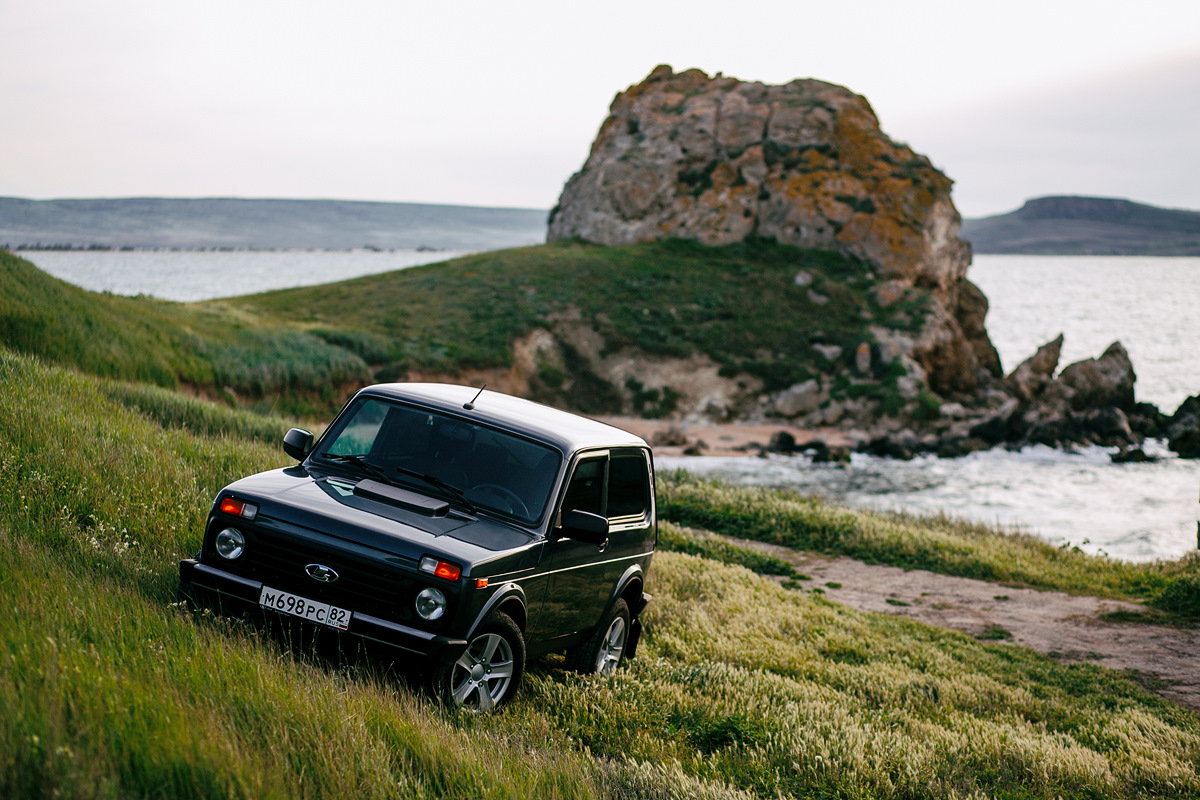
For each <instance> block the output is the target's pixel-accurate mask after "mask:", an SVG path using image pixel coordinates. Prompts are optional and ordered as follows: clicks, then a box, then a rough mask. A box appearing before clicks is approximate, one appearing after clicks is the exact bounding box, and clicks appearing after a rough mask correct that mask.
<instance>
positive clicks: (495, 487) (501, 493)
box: [471, 483, 530, 519]
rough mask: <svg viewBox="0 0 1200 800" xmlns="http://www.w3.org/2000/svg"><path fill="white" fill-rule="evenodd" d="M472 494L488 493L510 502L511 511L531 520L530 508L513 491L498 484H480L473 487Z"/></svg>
mask: <svg viewBox="0 0 1200 800" xmlns="http://www.w3.org/2000/svg"><path fill="white" fill-rule="evenodd" d="M471 491H472V492H480V491H482V492H487V493H489V494H492V495H495V496H497V497H500V498H503V499H504V500H507V501H508V505H509V511H512V512H513V513H517V514H519V515H520V516H523V517H525V519H529V517H530V514H529V508H528V507H526V505H525V503H524V502H523V501H522V500H521V498H520V497H519V496H518V495H517V493H516V492H514V491H513V490H512V489H509V488H508V487H507V486H501V485H500V484H498V483H478V484H476V485H474V486H472V487H471Z"/></svg>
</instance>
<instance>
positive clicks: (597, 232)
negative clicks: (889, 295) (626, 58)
mask: <svg viewBox="0 0 1200 800" xmlns="http://www.w3.org/2000/svg"><path fill="white" fill-rule="evenodd" d="M950 186H951V181H950V179H949V178H947V177H946V176H945V175H943V174H942V173H941V172H939V171H938V170H937V169H935V168H934V167H933V166H932V165H931V164H930V162H929V159H927V158H925V157H924V156H922V155H919V154H917V153H915V152H913V151H912V150H911V149H909V148H908V147H906V146H904V145H900V144H897V143H895V142H893V141H892V140H891V139H889V138H888V137H887V136H886V135H885V134H884V133H883V132H882V131H881V130H880V127H879V122H878V120H877V119H876V118H875V114H874V112H873V111H872V110H871V107H870V105H869V104H868V103H867V101H866V100H865V99H864V98H862V97H861V96H859V95H856V94H854V93H852V92H850V91H848V90H847V89H845V88H843V87H841V86H835V85H833V84H829V83H823V82H821V81H816V80H796V81H792V82H791V83H788V84H786V85H782V86H769V85H764V84H762V83H749V82H744V81H739V80H736V79H734V78H727V77H723V76H721V75H719V74H718V75H717V76H715V77H711V78H710V77H709V76H708V75H706V74H704V73H703V72H701V71H699V70H688V71H686V72H682V73H678V74H676V73H675V72H674V71H673V70H672V69H671V68H670V67H668V66H665V65H664V66H659V67H657V68H655V69H654V71H653V72H651V73H650V75H649V76H648V77H647V78H646V79H645V80H644V81H642V83H640V84H638V85H636V86H633V87H630V88H629V89H628V90H626V91H625V92H622V93H621V94H619V95H617V97H616V99H615V100H614V101H613V103H612V106H611V113H610V115H609V117H608V119H607V120H605V122H604V124H603V125H602V127H601V129H600V133H599V135H598V136H597V137H596V140H595V142H594V143H593V145H592V150H591V154H590V155H589V157H588V159H587V162H586V163H585V164H584V166H583V169H581V170H580V171H579V172H578V173H576V174H575V175H574V176H573V177H572V178H571V179H570V180H569V181H568V182H567V185H566V187H565V188H564V190H563V193H562V196H561V198H560V200H559V203H558V206H557V207H556V208H555V209H554V210H553V211H552V212H551V214H550V224H549V232H548V238H549V239H550V240H555V239H563V238H571V237H580V238H582V239H585V240H587V241H591V242H596V243H599V244H606V245H624V244H631V243H634V242H639V241H648V240H656V239H665V238H686V239H695V240H698V241H700V242H702V243H704V244H708V245H723V244H730V243H734V242H739V241H742V240H743V239H746V238H747V237H752V236H754V237H765V238H773V239H775V240H777V241H779V242H781V243H784V244H789V245H796V246H799V247H805V248H818V249H826V250H834V251H837V252H840V253H843V254H846V255H848V256H852V257H854V258H857V259H860V260H862V261H864V262H867V263H869V264H871V265H873V267H874V268H875V272H876V277H877V278H878V280H879V281H880V282H881V283H882V282H891V283H894V284H895V285H896V286H898V287H899V288H900V289H901V290H903V289H904V288H916V289H920V290H923V291H925V292H928V293H929V295H930V296H931V297H932V298H933V302H932V303H931V304H930V306H931V307H930V309H929V310H928V313H927V315H926V319H925V324H924V327H923V328H922V330H921V331H920V333H919V334H918V335H917V336H915V337H913V341H912V342H911V344H910V346H908V347H907V348H905V349H906V355H907V356H908V357H909V358H910V359H911V361H912V362H913V363H915V364H916V365H919V366H920V370H919V372H917V371H913V372H910V373H909V374H910V375H911V376H913V377H914V378H915V379H918V380H920V381H921V382H922V383H927V384H928V386H929V387H930V388H931V389H932V390H933V391H935V392H938V393H942V394H951V393H963V392H966V393H969V392H973V391H975V390H976V389H977V388H978V385H979V383H978V382H979V373H980V370H981V369H982V370H983V372H984V373H987V374H991V375H995V376H999V374H1000V365H999V359H998V358H997V357H996V352H995V349H994V348H993V347H992V345H991V342H990V341H989V340H988V338H987V333H986V331H985V329H984V326H983V315H984V314H985V313H986V311H987V301H986V299H984V298H983V295H982V293H981V292H979V290H978V289H976V288H975V287H973V286H971V284H969V283H968V282H967V280H966V271H967V266H968V265H969V264H970V260H971V253H970V247H969V245H967V243H966V242H964V241H963V240H962V239H960V238H959V236H958V232H959V225H960V218H959V215H958V212H957V211H956V210H955V208H954V204H953V203H952V202H951V200H950ZM784 402H785V403H786V402H789V401H787V400H784ZM801 405H803V404H801Z"/></svg>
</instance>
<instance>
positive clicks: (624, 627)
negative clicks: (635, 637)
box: [570, 598, 629, 675]
mask: <svg viewBox="0 0 1200 800" xmlns="http://www.w3.org/2000/svg"><path fill="white" fill-rule="evenodd" d="M628 642H629V604H628V603H626V602H625V599H624V598H618V599H617V602H615V603H613V607H612V608H611V609H610V610H609V612H608V614H607V615H606V616H605V617H604V619H602V620H601V621H600V624H599V625H597V626H596V629H595V631H594V632H593V633H592V635H591V637H590V638H589V639H588V640H587V641H586V642H584V643H583V644H582V645H580V646H579V648H578V649H576V650H575V651H574V652H572V653H571V656H570V661H571V664H570V665H571V668H572V669H574V670H576V671H577V672H582V673H583V674H584V675H592V674H599V675H606V674H608V673H610V672H613V671H614V670H616V668H617V667H619V666H621V662H622V661H623V660H624V658H625V645H626V644H628Z"/></svg>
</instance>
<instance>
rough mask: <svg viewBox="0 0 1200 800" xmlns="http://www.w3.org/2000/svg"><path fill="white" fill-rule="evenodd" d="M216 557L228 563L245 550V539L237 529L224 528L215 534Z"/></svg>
mask: <svg viewBox="0 0 1200 800" xmlns="http://www.w3.org/2000/svg"><path fill="white" fill-rule="evenodd" d="M216 545H217V555H219V556H220V557H221V558H228V559H229V560H230V561H232V560H233V559H235V558H237V557H238V556H240V555H241V554H242V553H243V552H244V551H245V549H246V537H245V536H243V535H242V532H241V531H239V530H238V529H237V528H226V529H225V530H223V531H221V532H220V533H218V534H217V541H216Z"/></svg>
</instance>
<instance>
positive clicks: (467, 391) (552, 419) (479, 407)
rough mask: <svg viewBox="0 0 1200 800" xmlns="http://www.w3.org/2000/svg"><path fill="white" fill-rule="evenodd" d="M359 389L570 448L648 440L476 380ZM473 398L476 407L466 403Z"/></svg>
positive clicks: (643, 443)
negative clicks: (481, 386)
mask: <svg viewBox="0 0 1200 800" xmlns="http://www.w3.org/2000/svg"><path fill="white" fill-rule="evenodd" d="M359 394H369V395H374V396H379V397H385V398H390V399H393V400H401V401H408V402H411V403H417V404H420V405H424V406H428V407H430V408H434V409H437V410H438V411H443V412H446V413H448V414H452V415H454V416H456V417H460V418H463V419H471V420H476V421H478V422H479V423H481V424H484V425H491V426H494V427H497V428H502V429H504V430H510V431H513V432H515V433H520V434H524V435H525V436H528V437H529V438H532V439H537V440H539V441H542V442H545V443H547V444H551V445H554V446H556V447H557V448H558V449H560V450H561V451H562V452H564V453H567V454H570V453H573V452H575V451H577V450H584V449H589V448H594V447H646V446H647V445H646V441H645V440H644V439H642V438H641V437H639V436H635V435H633V434H632V433H629V432H628V431H623V430H621V429H620V428H616V427H614V426H612V425H606V424H605V423H603V422H598V421H596V420H594V419H589V418H588V417H581V416H579V415H578V414H572V413H570V412H569V411H562V410H560V409H557V408H551V407H550V406H544V405H542V404H541V403H535V402H533V401H532V400H525V399H523V398H520V397H513V396H512V395H508V394H504V393H502V392H495V391H492V390H491V389H484V390H483V391H480V390H479V389H478V388H476V387H473V386H456V385H454V384H449V383H380V384H376V385H374V386H368V387H366V388H364V389H362V390H361V391H360V392H359ZM476 395H478V397H476ZM472 400H474V402H473V408H471V409H466V408H464V405H465V404H467V403H470V402H472Z"/></svg>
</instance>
